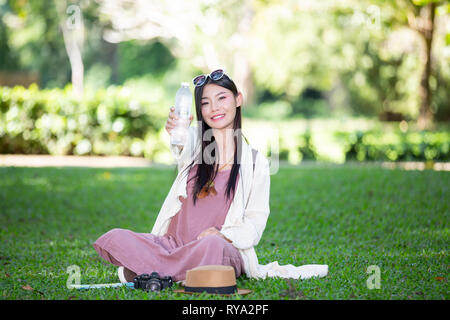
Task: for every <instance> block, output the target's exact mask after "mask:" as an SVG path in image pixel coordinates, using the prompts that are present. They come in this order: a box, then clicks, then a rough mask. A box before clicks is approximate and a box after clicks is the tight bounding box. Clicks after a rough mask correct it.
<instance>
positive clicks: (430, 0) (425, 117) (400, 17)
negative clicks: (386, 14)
mask: <svg viewBox="0 0 450 320" xmlns="http://www.w3.org/2000/svg"><path fill="white" fill-rule="evenodd" d="M378 2H380V3H381V1H378ZM383 4H389V5H390V6H391V8H393V9H394V11H395V15H393V21H392V22H393V24H394V25H398V26H407V27H409V28H410V29H412V30H414V31H415V32H416V33H417V34H418V35H419V36H420V39H421V40H422V54H421V62H422V68H423V71H422V76H421V79H420V90H419V97H420V103H419V116H418V119H417V124H418V126H419V127H420V128H422V129H425V128H429V127H430V126H431V125H432V123H433V112H432V110H431V99H432V90H431V88H430V77H431V75H432V73H433V68H432V67H433V57H432V48H433V40H434V31H435V22H436V11H437V8H438V7H439V6H441V5H447V6H448V4H447V1H442V0H399V1H388V2H385V1H383Z"/></svg>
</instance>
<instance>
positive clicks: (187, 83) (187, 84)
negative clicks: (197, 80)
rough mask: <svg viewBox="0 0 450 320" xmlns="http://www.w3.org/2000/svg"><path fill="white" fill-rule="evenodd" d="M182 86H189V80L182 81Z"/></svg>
mask: <svg viewBox="0 0 450 320" xmlns="http://www.w3.org/2000/svg"><path fill="white" fill-rule="evenodd" d="M181 86H182V87H189V82H182V83H181Z"/></svg>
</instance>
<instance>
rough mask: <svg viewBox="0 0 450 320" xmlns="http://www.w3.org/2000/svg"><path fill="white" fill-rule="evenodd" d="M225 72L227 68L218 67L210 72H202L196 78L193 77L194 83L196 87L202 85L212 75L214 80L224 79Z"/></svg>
mask: <svg viewBox="0 0 450 320" xmlns="http://www.w3.org/2000/svg"><path fill="white" fill-rule="evenodd" d="M224 74H225V70H223V69H217V70H214V71H213V72H211V73H210V74H201V75H199V76H196V77H195V78H194V79H192V83H193V84H194V86H196V87H200V86H202V85H204V84H205V82H206V80H207V79H208V77H210V78H211V79H212V80H214V81H217V80H220V79H222V77H223V75H224Z"/></svg>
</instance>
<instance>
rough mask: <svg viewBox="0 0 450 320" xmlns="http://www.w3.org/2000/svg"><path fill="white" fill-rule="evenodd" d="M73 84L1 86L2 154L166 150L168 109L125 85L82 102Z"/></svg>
mask: <svg viewBox="0 0 450 320" xmlns="http://www.w3.org/2000/svg"><path fill="white" fill-rule="evenodd" d="M70 92H71V88H70V87H66V88H65V89H48V90H39V89H38V88H37V86H33V85H32V86H30V87H29V88H28V89H25V88H23V87H21V86H17V87H14V88H8V87H0V153H24V154H60V155H62V154H69V155H70V154H77V155H93V154H96V155H132V156H145V157H148V158H152V157H153V156H154V153H155V152H158V150H159V149H164V148H165V146H164V145H165V144H164V143H163V141H162V140H161V128H162V127H163V125H164V123H165V120H166V118H167V113H168V109H169V108H168V107H167V108H161V106H160V105H159V104H157V103H151V101H145V100H142V99H136V98H135V97H133V95H132V93H130V91H129V89H127V88H126V87H114V86H111V87H108V88H106V89H100V90H97V91H95V93H93V94H88V95H87V96H86V98H84V99H83V100H81V101H78V100H76V99H74V98H71V95H70Z"/></svg>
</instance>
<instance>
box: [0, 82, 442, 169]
mask: <svg viewBox="0 0 450 320" xmlns="http://www.w3.org/2000/svg"><path fill="white" fill-rule="evenodd" d="M153 87H154V88H153ZM149 88H153V89H149ZM146 90H148V91H145V92H144V93H143V92H141V94H139V95H138V94H134V93H133V91H132V90H130V88H129V87H126V86H117V87H116V86H110V87H108V88H106V89H100V90H97V91H95V92H91V93H86V95H85V98H84V99H83V100H81V101H78V100H76V99H74V98H72V97H71V87H70V86H68V87H66V88H64V89H47V90H39V89H38V88H37V86H33V85H32V86H30V87H29V88H28V89H25V88H23V87H20V86H18V87H14V88H8V87H0V153H2V154H5V153H11V154H18V153H21V154H53V155H72V154H74V155H127V156H143V157H146V158H147V159H150V160H152V161H155V162H162V163H172V160H173V159H172V156H171V153H170V150H169V147H168V139H169V137H168V135H167V134H166V132H165V129H164V124H165V122H166V119H167V114H168V112H169V107H168V106H170V103H171V102H172V101H170V97H167V94H165V93H164V91H163V90H164V89H163V88H158V87H157V86H156V84H155V85H151V86H148V87H146ZM141 91H142V90H141ZM165 106H167V107H165ZM268 108H269V106H267V105H264V106H262V107H261V110H260V111H261V112H263V111H267V110H268ZM258 109H260V108H258ZM269 109H270V108H269ZM256 111H258V110H256ZM256 111H255V112H256ZM268 118H270V119H271V117H268ZM245 121H246V128H247V129H249V127H251V126H253V127H254V128H253V129H255V130H253V134H249V135H246V136H248V137H249V138H250V143H252V141H253V142H256V141H258V140H259V139H261V137H260V136H261V130H265V129H264V128H265V127H266V126H271V125H273V124H278V129H277V130H278V133H279V158H280V160H288V161H289V162H293V163H298V162H299V161H304V160H321V161H336V162H341V161H343V159H345V160H358V161H368V160H376V161H408V160H414V161H424V160H435V161H450V155H449V146H450V130H448V126H441V127H439V128H438V129H436V130H435V131H433V132H430V131H424V132H420V131H416V130H415V129H413V128H412V127H410V128H409V129H408V130H405V132H404V131H402V130H400V129H399V125H398V124H391V125H386V124H383V126H381V125H379V124H370V125H368V124H367V123H366V124H358V123H359V121H355V122H354V124H350V128H352V129H347V130H348V131H349V132H348V131H345V132H344V131H343V130H342V129H341V128H342V126H341V125H340V124H339V121H338V120H336V121H334V122H335V123H333V121H331V122H330V120H317V121H318V123H317V125H314V126H313V128H314V129H312V130H309V129H307V130H302V129H300V128H304V127H306V126H305V125H306V123H303V122H302V121H303V120H298V121H297V122H296V121H285V120H282V119H280V120H277V121H274V120H270V121H253V120H252V119H247V118H246V119H245ZM350 122H351V120H350ZM347 125H348V124H346V126H347ZM267 156H270V151H268V152H267Z"/></svg>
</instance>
